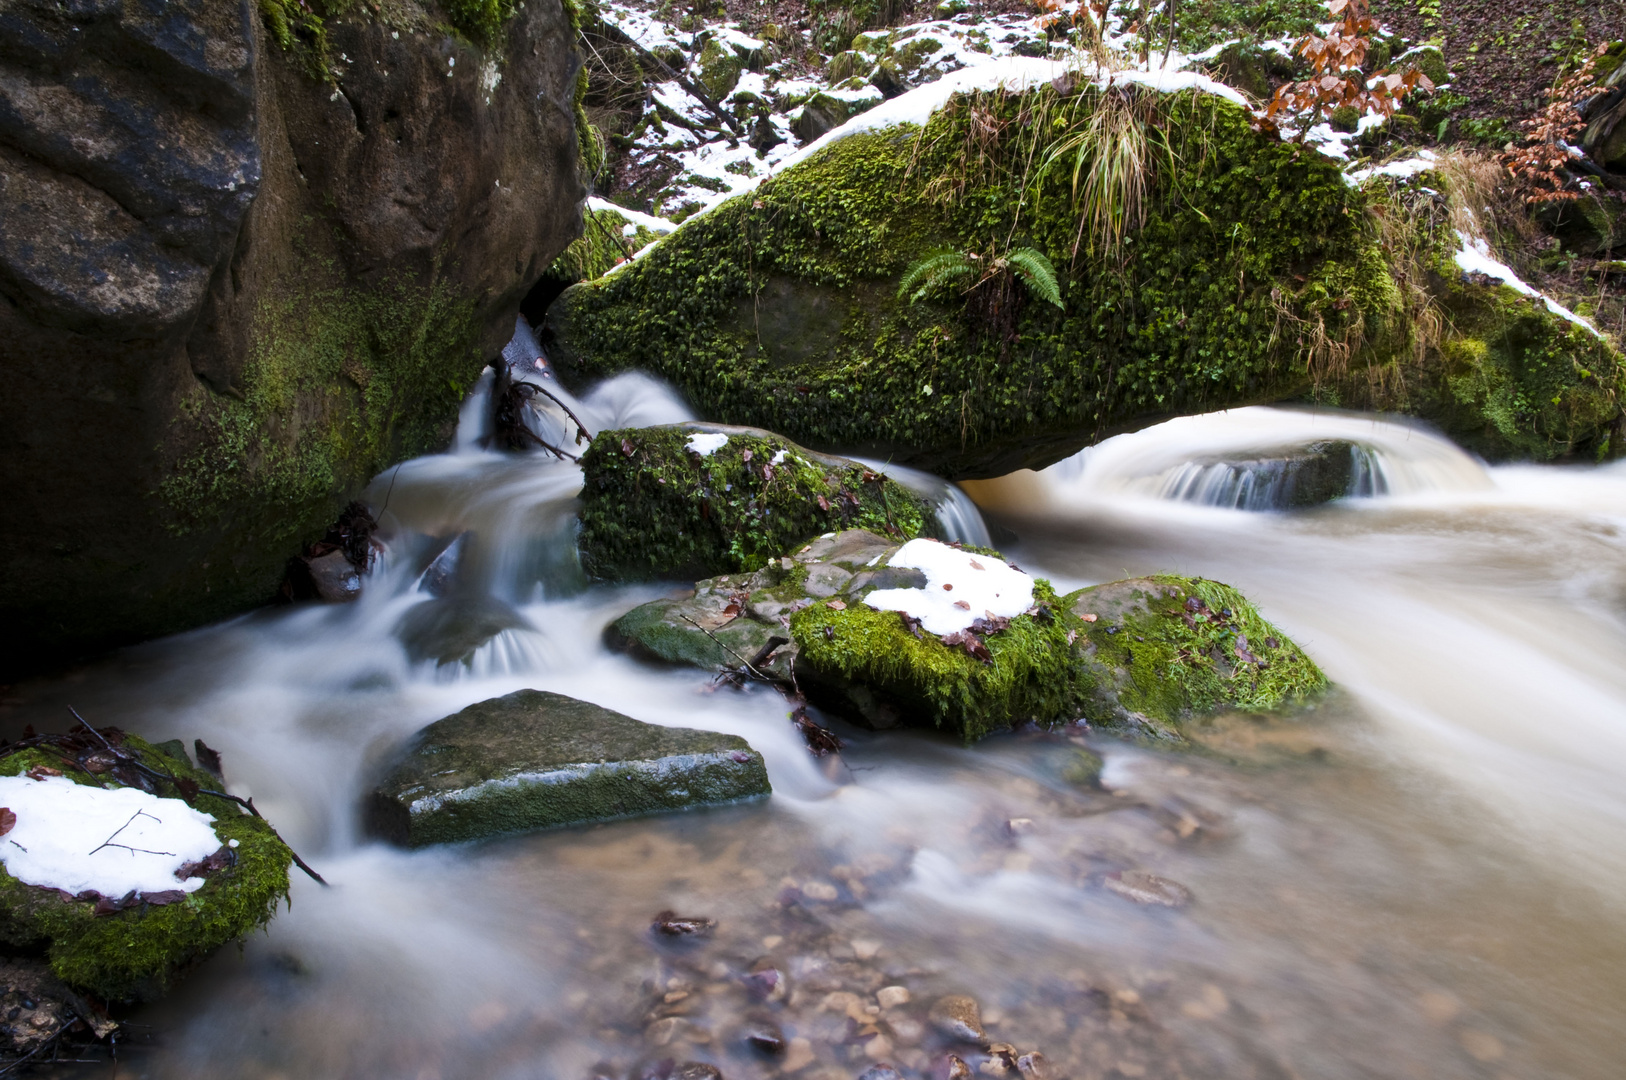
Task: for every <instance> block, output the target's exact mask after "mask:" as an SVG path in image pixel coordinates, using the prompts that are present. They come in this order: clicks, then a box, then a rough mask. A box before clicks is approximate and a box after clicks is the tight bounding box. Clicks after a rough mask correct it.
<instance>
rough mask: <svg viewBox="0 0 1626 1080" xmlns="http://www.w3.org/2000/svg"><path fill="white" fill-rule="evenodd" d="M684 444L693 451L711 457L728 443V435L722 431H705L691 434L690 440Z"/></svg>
mask: <svg viewBox="0 0 1626 1080" xmlns="http://www.w3.org/2000/svg"><path fill="white" fill-rule="evenodd" d="M684 445H685V447H686V448H687V449H688V450H689V451H690V452H691V453H695V454H699V455H700V456H701V457H711V455H713V454H715V453H716V452H717V451H719V450H721V449H722V448H723V447H725V446H727V445H728V436H727V435H724V434H723V433H722V432H720V431H718V432H710V431H703V432H700V433H699V434H696V435H690V436H689V441H688V442H687V443H685V444H684Z"/></svg>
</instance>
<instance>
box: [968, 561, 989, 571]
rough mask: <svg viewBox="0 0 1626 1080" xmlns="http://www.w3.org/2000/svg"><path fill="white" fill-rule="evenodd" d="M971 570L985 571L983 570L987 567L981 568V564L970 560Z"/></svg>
mask: <svg viewBox="0 0 1626 1080" xmlns="http://www.w3.org/2000/svg"><path fill="white" fill-rule="evenodd" d="M971 569H973V570H985V569H987V567H985V566H983V565H982V563H980V562H978V561H977V560H976V559H972V560H971Z"/></svg>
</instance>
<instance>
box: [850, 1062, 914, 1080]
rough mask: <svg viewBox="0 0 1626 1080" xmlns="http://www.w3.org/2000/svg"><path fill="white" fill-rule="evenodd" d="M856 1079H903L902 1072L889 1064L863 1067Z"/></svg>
mask: <svg viewBox="0 0 1626 1080" xmlns="http://www.w3.org/2000/svg"><path fill="white" fill-rule="evenodd" d="M858 1080H903V1074H902V1073H900V1072H899V1071H898V1070H896V1069H894V1068H893V1067H892V1066H890V1065H886V1064H881V1065H875V1066H872V1067H870V1068H868V1069H865V1070H864V1071H863V1073H862V1074H860V1075H859V1077H858Z"/></svg>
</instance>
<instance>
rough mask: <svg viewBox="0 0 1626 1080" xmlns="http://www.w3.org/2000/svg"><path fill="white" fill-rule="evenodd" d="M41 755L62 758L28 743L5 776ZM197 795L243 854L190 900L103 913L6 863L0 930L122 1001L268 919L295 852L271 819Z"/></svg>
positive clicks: (175, 760) (178, 770)
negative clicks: (22, 877)
mask: <svg viewBox="0 0 1626 1080" xmlns="http://www.w3.org/2000/svg"><path fill="white" fill-rule="evenodd" d="M125 745H126V746H129V747H131V748H133V749H135V750H137V751H139V752H140V753H141V754H142V757H143V760H145V761H147V762H149V763H151V764H154V765H155V766H157V765H160V764H161V767H163V768H168V769H169V770H171V771H172V772H173V773H174V774H175V775H177V776H180V777H184V778H187V779H190V780H192V781H194V782H196V783H198V784H200V785H201V786H204V787H214V786H215V784H217V783H218V781H217V780H216V779H215V778H214V777H213V776H210V775H209V774H207V773H204V772H201V771H199V770H197V769H195V768H193V767H192V766H191V764H190V763H188V762H187V761H185V759H184V755H183V756H182V757H175V756H172V755H167V754H162V753H160V752H159V751H158V750H156V749H155V748H154V747H152V746H150V745H149V744H147V743H146V742H144V741H143V740H141V739H139V738H137V737H135V736H128V735H127V736H125ZM42 764H43V765H50V766H52V767H58V768H60V767H61V765H62V762H61V761H60V760H59V759H58V758H56V757H55V756H54V755H50V754H46V753H44V752H42V751H38V750H28V751H23V752H22V753H18V754H12V755H9V756H7V757H5V758H4V759H0V776H16V775H19V774H21V773H24V772H27V771H28V770H29V769H30V768H32V767H33V766H35V765H42ZM66 773H67V776H68V777H69V778H70V779H72V780H74V781H75V782H77V783H81V784H90V785H95V784H96V783H97V781H96V780H95V779H93V778H92V777H91V776H90V775H89V774H86V773H81V772H78V771H76V770H67V771H66ZM161 787H168V785H161ZM159 795H161V796H163V797H166V798H175V797H179V792H178V791H175V790H173V789H170V790H160V791H159ZM193 805H194V806H196V807H197V808H198V809H199V810H201V811H203V812H204V813H207V814H212V815H214V818H215V826H214V829H215V833H216V835H218V836H219V837H220V840H221V843H223V844H225V843H227V842H229V841H231V840H236V841H237V842H238V847H237V848H236V854H237V863H236V865H234V866H231V867H227V868H226V869H223V870H220V871H218V872H216V873H213V874H211V875H209V876H208V879H207V882H206V883H205V884H204V886H203V887H202V888H200V889H198V890H197V891H196V892H193V893H190V894H188V896H187V898H186V899H185V900H183V901H181V902H179V903H175V904H166V905H163V906H161V907H152V906H146V905H143V906H141V907H137V908H131V909H129V910H127V911H121V912H118V913H115V914H113V915H107V916H97V915H95V914H94V913H93V908H94V906H95V905H94V904H93V903H91V902H89V901H79V900H63V899H61V897H60V894H58V893H57V892H56V891H55V890H51V889H41V888H36V887H34V886H31V885H24V884H23V883H21V882H19V881H17V880H16V879H15V878H12V877H10V876H8V875H5V874H3V873H0V911H3V912H4V916H3V918H0V937H3V938H4V940H6V941H7V942H8V943H9V944H11V945H13V946H17V947H29V946H35V945H38V944H40V943H42V942H43V943H48V945H47V957H48V959H49V961H50V964H51V970H52V971H53V972H54V973H55V974H56V975H57V977H58V978H60V979H61V980H62V981H63V982H65V983H67V984H69V985H70V986H73V987H76V988H79V989H81V990H88V991H90V992H91V993H93V994H96V995H97V996H98V997H102V998H105V999H108V1000H114V1001H117V1000H124V999H128V998H132V997H143V998H152V997H156V996H157V995H158V994H160V993H162V992H163V991H164V990H165V989H166V988H167V987H168V986H169V984H170V983H171V982H172V981H173V980H174V978H175V976H176V975H177V974H178V973H179V972H181V971H182V970H184V969H185V968H186V967H187V966H189V965H191V964H192V963H195V962H196V961H198V960H201V959H202V958H203V957H205V956H207V955H208V954H209V953H211V952H213V951H214V950H215V949H218V948H219V947H220V946H221V945H224V944H225V943H226V942H228V941H231V940H233V939H235V938H238V937H241V936H242V935H243V934H246V933H248V932H249V931H250V930H253V929H254V928H255V927H258V926H263V925H265V923H267V922H269V921H270V919H271V917H272V915H273V914H275V912H276V907H277V903H278V901H280V900H283V899H285V898H286V897H287V895H288V867H289V864H290V863H291V862H292V860H293V856H292V853H291V852H290V851H289V850H288V848H287V846H286V845H285V844H283V843H282V841H281V840H279V839H278V838H277V836H276V834H275V832H274V831H273V830H272V828H271V826H270V825H268V824H267V823H266V822H264V821H263V820H261V819H259V818H256V817H253V816H250V815H248V814H246V813H244V812H243V811H242V810H241V809H240V808H239V807H238V806H237V804H235V803H232V802H228V801H226V800H224V799H218V798H214V797H211V796H208V795H199V796H197V797H196V799H195V800H194V801H193Z"/></svg>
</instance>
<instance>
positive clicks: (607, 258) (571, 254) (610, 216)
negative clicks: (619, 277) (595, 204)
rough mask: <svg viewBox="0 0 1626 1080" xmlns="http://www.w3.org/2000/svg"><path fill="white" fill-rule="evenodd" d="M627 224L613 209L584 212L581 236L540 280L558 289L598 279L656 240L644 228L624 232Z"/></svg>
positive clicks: (654, 235)
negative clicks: (555, 285) (548, 282)
mask: <svg viewBox="0 0 1626 1080" xmlns="http://www.w3.org/2000/svg"><path fill="white" fill-rule="evenodd" d="M629 224H630V222H629V221H628V220H627V219H626V218H625V217H624V216H622V215H621V214H618V213H616V212H615V211H614V210H587V211H585V212H584V213H583V214H582V234H581V236H580V237H579V238H577V239H576V240H574V241H572V242H571V244H570V246H569V247H567V248H565V250H564V251H562V252H560V254H559V257H558V258H557V259H554V260H553V265H551V266H549V267H548V272H547V273H546V274H545V275H543V279H544V280H548V281H553V282H555V283H557V284H558V285H559V286H560V287H564V286H566V285H574V284H576V283H577V282H578V281H592V280H593V279H594V278H596V277H602V276H603V275H604V274H606V273H608V272H609V270H610V269H611V268H612V267H614V266H615V264H616V263H618V262H621V261H623V260H625V259H630V258H631V257H632V256H633V255H635V254H636V253H637V252H638V251H639V250H640V249H641V248H643V247H645V246H647V245H648V244H651V243H653V242H654V241H656V240H659V239H660V237H661V234H660V233H657V232H656V231H655V230H653V229H651V228H649V227H648V226H645V225H638V226H635V227H634V228H633V231H632V234H631V235H630V236H629V235H627V233H626V228H627V226H628V225H629Z"/></svg>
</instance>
